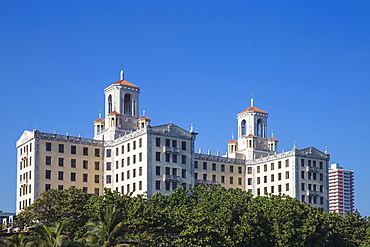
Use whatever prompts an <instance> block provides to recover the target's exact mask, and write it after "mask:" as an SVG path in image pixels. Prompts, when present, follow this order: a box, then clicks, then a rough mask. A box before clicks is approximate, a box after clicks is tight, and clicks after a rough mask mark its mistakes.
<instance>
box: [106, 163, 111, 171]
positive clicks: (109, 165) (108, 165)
mask: <svg viewBox="0 0 370 247" xmlns="http://www.w3.org/2000/svg"><path fill="white" fill-rule="evenodd" d="M110 170H112V162H107V171H110Z"/></svg>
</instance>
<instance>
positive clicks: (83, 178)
mask: <svg viewBox="0 0 370 247" xmlns="http://www.w3.org/2000/svg"><path fill="white" fill-rule="evenodd" d="M87 179H88V174H86V173H84V174H82V182H87Z"/></svg>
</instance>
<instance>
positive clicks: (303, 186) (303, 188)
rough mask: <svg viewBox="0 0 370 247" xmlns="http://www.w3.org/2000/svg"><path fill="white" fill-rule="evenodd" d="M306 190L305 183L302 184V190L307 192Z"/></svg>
mask: <svg viewBox="0 0 370 247" xmlns="http://www.w3.org/2000/svg"><path fill="white" fill-rule="evenodd" d="M305 189H306V184H305V183H301V190H302V191H305Z"/></svg>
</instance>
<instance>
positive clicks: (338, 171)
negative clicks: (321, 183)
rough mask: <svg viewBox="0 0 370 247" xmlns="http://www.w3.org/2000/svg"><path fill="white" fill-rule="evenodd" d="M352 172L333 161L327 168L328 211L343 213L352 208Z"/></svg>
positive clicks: (353, 204)
mask: <svg viewBox="0 0 370 247" xmlns="http://www.w3.org/2000/svg"><path fill="white" fill-rule="evenodd" d="M354 206H355V203H354V172H353V171H350V170H345V169H343V167H341V166H339V164H337V163H334V164H331V165H330V168H329V211H330V212H333V213H334V212H335V213H339V214H341V215H343V216H344V215H345V214H346V213H347V212H349V213H353V210H354Z"/></svg>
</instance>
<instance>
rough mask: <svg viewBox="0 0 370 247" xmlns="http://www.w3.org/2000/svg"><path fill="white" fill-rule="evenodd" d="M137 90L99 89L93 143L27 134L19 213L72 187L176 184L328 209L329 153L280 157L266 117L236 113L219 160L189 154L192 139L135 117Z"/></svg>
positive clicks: (137, 189)
mask: <svg viewBox="0 0 370 247" xmlns="http://www.w3.org/2000/svg"><path fill="white" fill-rule="evenodd" d="M139 94H140V88H139V87H138V86H136V85H134V84H132V83H130V82H128V81H125V80H124V75H123V72H122V71H121V75H120V80H119V81H117V82H115V83H113V84H111V85H109V86H108V87H107V88H105V90H104V95H105V115H104V117H102V116H99V118H98V119H97V120H95V121H94V122H93V123H94V137H93V138H92V139H88V138H81V137H71V136H69V135H68V134H67V135H58V134H56V133H53V134H51V133H42V132H40V131H38V130H34V131H25V132H24V133H23V135H22V136H21V137H20V139H19V140H18V141H17V149H18V161H17V162H18V165H17V167H18V169H17V170H18V178H17V212H19V211H20V210H22V209H23V208H24V207H26V206H28V205H30V204H31V203H33V202H34V200H35V199H37V198H38V197H39V196H40V194H41V193H42V192H43V191H47V190H49V189H65V188H68V187H70V186H74V187H77V188H81V189H82V190H83V191H85V192H88V193H95V194H101V193H103V189H104V188H107V189H111V190H117V191H119V192H121V193H133V195H137V194H144V193H146V195H147V196H148V197H151V196H152V195H154V194H155V193H157V192H159V193H162V194H165V195H168V194H169V193H171V191H173V190H174V189H176V188H178V187H179V186H180V185H184V186H186V187H189V186H194V185H195V186H196V185H199V184H208V185H218V184H220V185H221V186H223V187H225V188H239V189H242V190H246V191H249V192H250V193H252V194H254V195H264V194H269V193H271V194H279V193H284V194H287V195H289V196H292V197H296V198H297V199H299V200H300V201H303V202H307V203H309V204H311V205H313V206H315V207H322V208H323V209H324V210H326V211H327V210H328V194H327V189H328V186H327V184H328V181H327V170H328V161H329V157H330V156H329V154H328V153H327V152H321V151H319V150H317V149H316V148H313V147H311V148H306V149H301V150H298V149H297V148H296V147H295V145H294V147H293V149H292V150H291V151H288V152H283V153H278V140H277V139H275V138H274V137H273V136H272V137H271V138H268V137H267V118H268V113H267V112H265V111H262V110H260V109H258V108H256V107H255V106H254V101H253V99H252V100H251V106H250V107H249V108H247V109H246V110H244V111H242V112H240V113H239V114H237V121H238V136H237V140H234V138H232V140H230V141H229V142H228V143H227V153H226V154H225V155H224V156H221V155H219V154H218V155H211V154H210V153H209V154H207V155H206V154H202V153H201V152H199V153H195V152H194V145H195V140H196V135H197V133H195V132H194V131H193V128H192V127H191V129H190V130H189V131H187V130H185V129H183V128H181V127H179V126H177V125H175V124H172V123H170V124H164V125H159V126H152V125H151V124H150V123H151V119H149V118H148V117H147V116H145V113H144V114H143V116H141V117H139V112H138V109H139Z"/></svg>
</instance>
